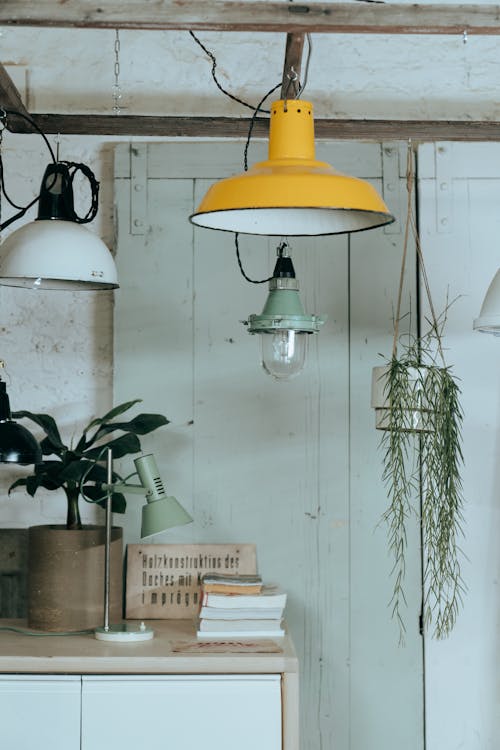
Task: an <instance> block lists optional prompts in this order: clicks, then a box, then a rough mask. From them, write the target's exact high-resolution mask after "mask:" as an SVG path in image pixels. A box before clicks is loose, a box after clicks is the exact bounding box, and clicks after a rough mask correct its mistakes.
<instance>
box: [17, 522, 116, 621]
mask: <svg viewBox="0 0 500 750" xmlns="http://www.w3.org/2000/svg"><path fill="white" fill-rule="evenodd" d="M104 539H105V531H104V527H102V526H85V527H84V528H83V529H78V530H68V529H66V527H65V526H58V525H53V526H32V527H31V528H30V529H29V530H28V591H27V599H28V626H29V627H30V628H35V629H38V630H45V631H51V632H63V631H71V630H85V629H87V628H95V627H97V626H99V625H102V623H103V611H104ZM122 590H123V576H122V529H121V528H117V527H114V528H113V529H112V535H111V590H110V618H111V622H116V621H119V620H120V619H121V617H122V600H123V595H122Z"/></svg>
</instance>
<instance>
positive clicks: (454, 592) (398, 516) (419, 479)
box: [381, 332, 465, 641]
mask: <svg viewBox="0 0 500 750" xmlns="http://www.w3.org/2000/svg"><path fill="white" fill-rule="evenodd" d="M431 342H432V332H431V334H430V335H429V336H428V337H427V338H426V339H424V340H420V339H419V340H417V341H415V342H413V343H411V344H410V345H409V346H406V347H404V348H403V350H402V352H400V353H399V354H398V355H395V356H393V357H392V359H391V360H390V361H388V363H387V381H386V385H385V393H386V396H387V397H388V399H389V403H390V410H389V416H388V423H387V429H386V430H385V431H384V432H383V435H382V440H381V446H382V450H383V480H384V483H385V485H386V487H387V491H388V498H389V503H390V504H389V507H388V509H387V511H386V513H385V515H384V518H385V520H386V522H387V525H388V534H389V547H390V551H391V553H392V556H393V561H394V566H393V571H392V575H393V580H394V591H393V596H392V600H391V605H392V612H393V616H394V617H395V618H396V619H397V621H398V623H399V628H400V637H401V640H402V641H404V632H405V625H404V612H403V610H404V607H405V604H406V600H405V594H404V580H405V572H406V570H405V555H406V549H407V523H408V519H409V518H410V516H412V515H414V514H416V516H417V518H418V519H419V521H420V524H421V534H422V545H423V555H424V607H423V617H424V624H425V626H426V628H430V627H432V626H433V632H434V635H435V636H436V637H437V638H444V637H446V636H448V635H449V633H450V632H451V630H452V629H453V627H454V625H455V621H456V619H457V615H458V613H459V610H460V606H461V604H462V598H463V594H464V592H465V585H464V582H463V579H462V573H461V565H460V562H461V558H462V552H461V549H460V539H461V537H462V536H463V529H462V521H463V510H462V509H463V492H462V481H461V477H460V469H461V466H462V464H463V455H462V437H461V430H462V420H463V412H462V408H461V405H460V388H459V385H458V383H457V380H456V378H455V377H454V375H453V374H452V371H451V368H450V367H446V366H444V364H443V366H440V365H438V364H437V362H436V361H435V360H433V359H432V357H431V356H430V348H429V344H430V343H431ZM409 410H410V414H412V415H413V416H414V417H415V419H417V416H416V415H417V410H420V412H419V416H418V419H419V420H420V425H421V426H423V427H424V429H423V430H415V429H412V425H411V418H410V421H409Z"/></svg>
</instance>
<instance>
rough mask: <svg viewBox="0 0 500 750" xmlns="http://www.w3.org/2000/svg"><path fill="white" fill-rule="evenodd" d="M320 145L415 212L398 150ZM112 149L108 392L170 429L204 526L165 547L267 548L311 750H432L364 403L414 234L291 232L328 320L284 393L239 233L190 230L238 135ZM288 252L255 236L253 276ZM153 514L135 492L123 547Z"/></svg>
mask: <svg viewBox="0 0 500 750" xmlns="http://www.w3.org/2000/svg"><path fill="white" fill-rule="evenodd" d="M320 152H321V154H320V155H321V158H324V159H326V160H328V161H330V162H331V163H333V164H334V165H335V166H336V167H337V168H339V169H341V170H343V171H346V172H349V173H351V174H356V175H358V176H363V177H366V178H369V179H371V180H372V181H373V182H374V183H375V184H376V185H377V186H378V187H379V189H382V178H383V177H384V176H385V188H386V192H387V195H386V198H387V200H388V201H389V202H390V203H391V208H393V210H395V211H397V210H398V206H399V205H400V204H401V206H404V204H405V203H404V200H405V198H404V184H405V181H404V177H403V176H402V173H404V167H405V155H404V149H403V153H402V158H401V159H400V158H399V156H400V154H399V149H398V147H397V146H394V145H393V146H392V148H391V147H390V146H387V147H386V148H385V149H383V148H382V147H381V146H379V145H369V144H356V145H350V144H321V148H320ZM262 155H263V144H257V145H254V146H252V152H251V157H250V159H251V161H252V160H256V159H257V158H258V157H259V156H262ZM116 156H117V158H116V164H115V167H116V172H115V195H116V202H117V226H118V245H117V246H118V250H117V260H118V268H119V274H120V283H121V289H120V291H119V292H117V294H116V307H115V380H114V383H115V393H114V401H115V402H116V403H118V402H119V401H121V400H125V399H129V398H134V397H137V396H142V397H143V398H144V404H143V406H144V408H146V409H147V410H155V411H161V412H163V413H165V414H166V415H167V416H168V417H169V418H170V419H171V420H172V424H171V425H170V426H169V427H168V428H167V429H165V430H164V431H163V432H162V434H157V435H155V436H151V437H150V439H149V440H148V441H146V442H145V444H146V446H147V447H148V448H151V449H153V450H154V451H155V453H156V454H157V457H158V459H159V464H160V466H161V469H162V473H163V476H164V480H165V482H166V485H167V489H168V490H169V491H170V492H172V493H174V494H176V495H177V497H178V498H179V500H181V502H183V503H184V504H185V505H186V507H187V508H188V509H189V510H190V511H191V512H192V514H193V516H194V519H195V522H194V524H193V525H192V526H189V527H184V528H182V529H174V530H172V531H170V532H169V533H165V534H163V535H161V536H159V537H158V541H164V542H173V541H200V542H202V541H211V542H228V541H238V542H246V541H248V542H256V543H257V549H258V559H259V568H260V571H261V573H262V574H263V576H264V578H265V579H267V580H273V581H277V582H279V583H280V584H281V585H282V586H283V587H284V588H285V589H286V590H287V591H288V592H289V597H290V598H289V605H288V607H287V620H288V623H289V626H290V629H291V631H292V634H293V637H294V640H295V642H296V644H297V646H298V650H299V655H300V660H301V667H302V673H301V706H302V747H303V748H304V750H313V749H314V750H317V749H319V748H324V750H333V749H335V750H366V749H367V748H375V747H376V748H384V750H400V748H405V750H421V748H422V747H423V722H422V713H423V708H422V694H423V683H422V680H423V677H422V658H423V655H422V642H421V638H420V636H419V633H418V612H419V605H420V595H419V586H420V562H419V551H418V532H417V530H416V529H415V531H414V534H412V543H411V548H410V551H409V565H408V591H407V593H408V601H409V607H408V622H407V624H408V638H407V647H406V648H405V649H401V648H399V647H398V633H397V628H396V626H395V624H394V623H392V622H391V619H390V610H389V608H388V602H389V599H390V597H391V585H390V581H389V573H390V569H391V561H390V559H389V558H388V556H387V552H386V534H385V529H384V527H383V526H381V525H379V521H380V518H381V516H382V513H383V512H384V510H385V506H386V499H385V492H384V489H383V487H382V484H381V479H380V475H381V465H380V456H379V454H378V453H377V445H378V441H379V436H378V435H377V434H376V432H375V429H374V415H373V413H372V412H371V411H370V406H369V404H370V391H369V389H370V380H371V369H372V366H373V365H375V364H379V363H380V358H379V356H378V355H379V353H380V352H382V353H385V354H387V353H389V352H390V347H391V332H392V312H393V310H392V305H393V299H394V296H395V290H396V288H397V282H398V275H399V265H400V257H401V245H402V234H401V231H400V226H399V225H396V226H394V227H390V228H388V230H387V231H384V230H383V229H378V230H373V231H370V232H361V233H358V234H355V235H353V236H352V237H351V238H349V237H348V236H341V237H334V238H331V237H329V238H320V239H303V240H297V241H292V247H293V249H294V250H295V252H294V260H295V265H296V270H297V273H298V277H299V279H300V281H301V283H302V290H303V291H302V295H303V299H304V302H305V305H306V308H307V309H308V310H309V311H310V312H317V313H325V314H327V315H328V323H327V324H326V325H325V326H324V328H323V330H322V331H321V333H320V334H319V336H318V337H315V338H314V339H313V340H312V341H311V346H310V350H309V357H308V365H307V369H306V371H305V372H304V373H303V374H302V375H301V377H299V378H298V379H297V380H295V381H293V382H290V383H286V384H278V383H276V382H274V381H273V380H271V379H270V378H269V377H268V376H266V375H265V374H264V373H263V371H262V370H261V369H260V366H259V342H258V339H257V338H256V337H251V336H249V335H248V333H247V332H246V330H245V328H244V327H243V326H242V325H241V323H240V321H241V320H243V319H245V318H246V317H247V315H248V314H249V313H252V312H260V310H261V309H262V306H263V304H264V300H265V297H266V295H267V287H266V286H263V285H261V286H254V285H251V284H248V283H246V282H245V281H244V280H243V278H242V277H241V276H240V274H239V271H238V268H237V265H236V260H235V257H234V243H233V235H231V234H227V233H223V232H213V231H209V230H203V229H196V230H194V229H193V227H192V226H191V225H190V224H189V223H188V220H187V217H188V216H189V214H190V213H192V211H193V209H194V207H195V206H196V204H197V202H198V201H199V199H200V198H201V196H202V194H203V192H204V191H205V190H206V188H207V187H208V184H209V182H210V180H213V179H214V178H217V177H221V176H225V175H226V174H231V173H235V172H237V171H241V159H242V144H238V143H212V142H211V143H209V144H208V143H207V144H150V145H144V146H140V145H139V144H132V145H131V147H128V146H125V145H122V146H119V147H118V149H117V154H116ZM400 163H401V167H402V169H401V168H400V166H399V165H400ZM383 166H384V169H383ZM401 197H402V200H401ZM274 248H275V244H274V243H272V242H271V243H268V241H267V239H264V238H260V239H255V238H241V252H242V257H243V261H244V263H245V266H246V269H247V271H248V273H249V274H250V275H251V276H252V277H256V278H263V277H265V276H268V275H269V271H270V270H271V269H272V266H273V264H274ZM409 277H410V278H411V277H412V269H411V266H410V269H409ZM412 283H413V282H412V281H411V282H410V289H409V290H408V292H409V293H410V292H412ZM412 293H413V292H412ZM413 299H414V293H413ZM139 505H140V502H139V501H138V500H136V499H134V498H130V500H129V510H128V511H127V514H126V516H125V518H124V522H125V525H126V538H127V540H128V541H137V539H138V529H139Z"/></svg>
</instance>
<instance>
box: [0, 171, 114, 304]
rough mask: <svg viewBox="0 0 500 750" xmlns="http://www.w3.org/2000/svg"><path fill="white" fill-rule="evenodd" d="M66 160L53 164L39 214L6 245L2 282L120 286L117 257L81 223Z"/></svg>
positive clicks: (0, 250)
mask: <svg viewBox="0 0 500 750" xmlns="http://www.w3.org/2000/svg"><path fill="white" fill-rule="evenodd" d="M78 222H79V220H78V217H77V216H76V214H75V210H74V199H73V188H72V184H71V178H70V174H69V168H68V166H67V165H66V164H64V163H60V162H56V163H54V164H49V166H48V167H47V169H46V170H45V174H44V176H43V180H42V185H41V189H40V199H39V208H38V217H37V219H36V220H35V221H33V222H30V223H29V224H25V225H24V226H22V227H21V228H20V229H17V230H16V231H15V232H12V234H11V235H9V237H7V239H6V240H5V242H3V243H2V245H1V246H0V284H3V285H4V286H18V287H27V288H30V289H63V290H82V291H83V290H93V289H97V290H104V289H116V288H117V287H118V279H117V273H116V266H115V262H114V260H113V257H112V255H111V253H110V251H109V249H108V248H107V247H106V245H105V244H104V242H103V241H102V240H101V239H100V238H99V237H97V235H95V234H94V233H93V232H90V231H89V230H88V229H86V228H85V227H83V226H82V225H81V223H78Z"/></svg>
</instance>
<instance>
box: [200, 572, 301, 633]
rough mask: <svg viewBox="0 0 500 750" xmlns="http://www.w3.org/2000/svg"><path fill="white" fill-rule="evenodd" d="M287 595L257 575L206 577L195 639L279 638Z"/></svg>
mask: <svg viewBox="0 0 500 750" xmlns="http://www.w3.org/2000/svg"><path fill="white" fill-rule="evenodd" d="M285 604H286V593H285V592H283V591H281V590H280V589H279V588H278V587H277V586H269V585H267V586H266V585H263V583H262V579H261V578H260V576H258V575H254V576H248V575H246V576H244V575H241V576H224V575H205V576H204V577H203V580H202V598H201V609H200V619H199V625H198V633H197V635H198V638H199V639H203V638H217V639H219V640H224V639H227V638H280V637H282V636H283V635H285V631H284V630H283V628H282V627H281V619H282V617H283V610H284V609H285Z"/></svg>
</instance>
